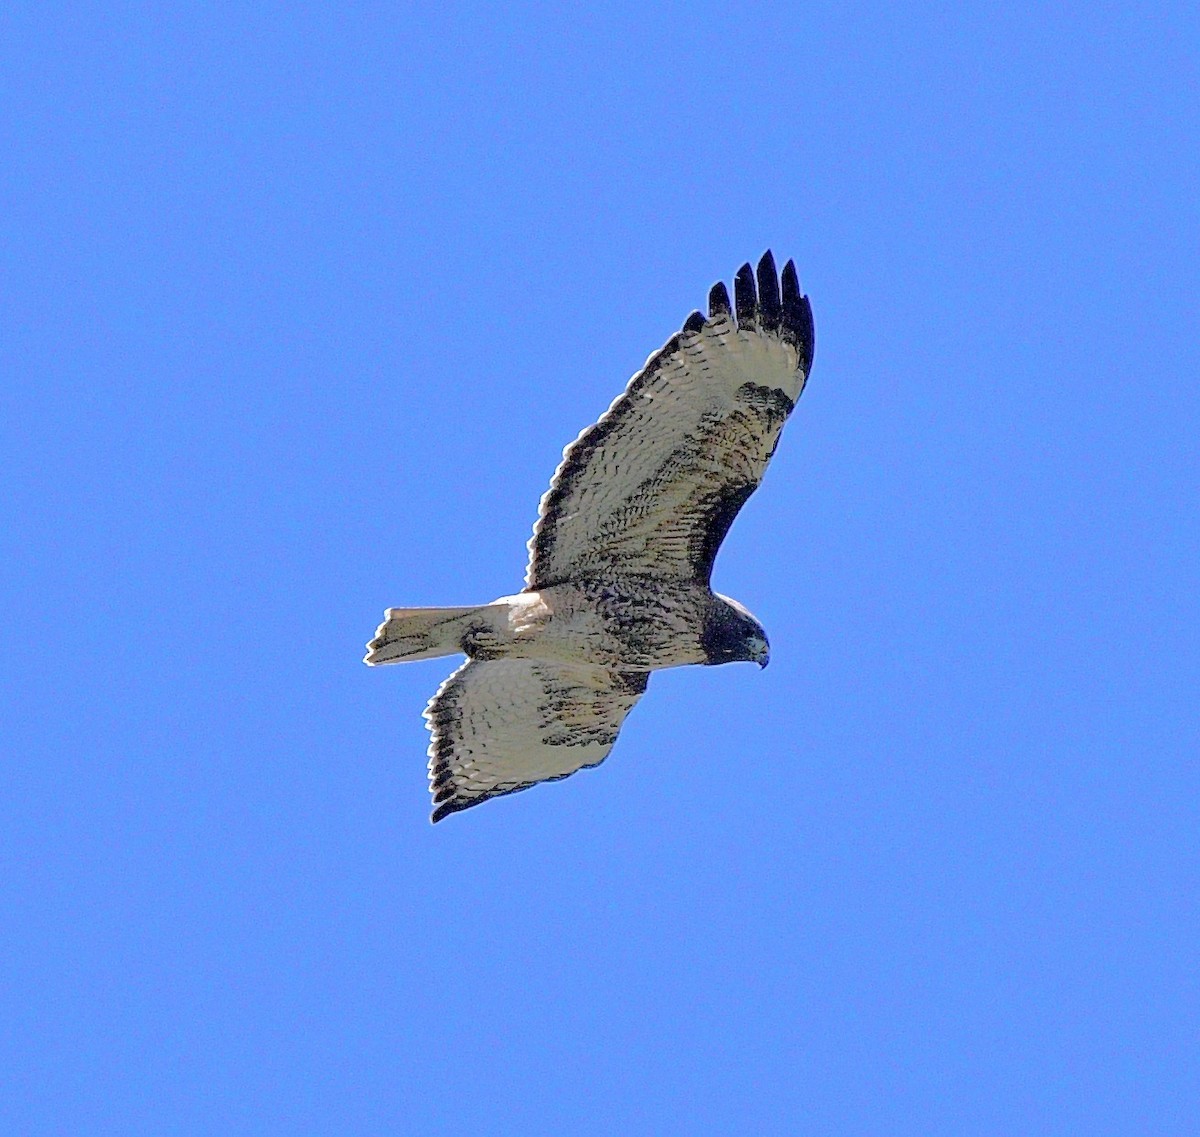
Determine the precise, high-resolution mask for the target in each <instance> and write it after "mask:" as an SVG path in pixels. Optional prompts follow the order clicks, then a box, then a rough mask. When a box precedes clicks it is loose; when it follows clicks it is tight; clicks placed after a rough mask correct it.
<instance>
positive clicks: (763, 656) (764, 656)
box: [754, 647, 771, 671]
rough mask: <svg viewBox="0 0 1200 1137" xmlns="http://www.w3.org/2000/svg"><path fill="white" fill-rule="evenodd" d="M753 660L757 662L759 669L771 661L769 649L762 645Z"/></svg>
mask: <svg viewBox="0 0 1200 1137" xmlns="http://www.w3.org/2000/svg"><path fill="white" fill-rule="evenodd" d="M754 662H755V663H757V664H758V669H759V671H761V670H762V669H763V668H764V667H766V666H767V664H768V663H770V662H771V649H770V648H767V647H764V648H763V649H762V651H761V652H760V653H759V654H758V656H756V657H755V660H754Z"/></svg>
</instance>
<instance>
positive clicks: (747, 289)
mask: <svg viewBox="0 0 1200 1137" xmlns="http://www.w3.org/2000/svg"><path fill="white" fill-rule="evenodd" d="M733 303H734V307H735V308H736V309H737V322H738V327H739V328H751V327H753V326H754V325H755V323H756V312H755V310H756V309H757V308H758V296H757V295H756V293H755V288H754V269H752V268H751V267H750V264H749V262H747V263H746V264H744V265H742V267H741V268H739V269H738V270H737V276H735V277H734V278H733Z"/></svg>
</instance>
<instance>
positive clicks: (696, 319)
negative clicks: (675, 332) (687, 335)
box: [683, 312, 704, 332]
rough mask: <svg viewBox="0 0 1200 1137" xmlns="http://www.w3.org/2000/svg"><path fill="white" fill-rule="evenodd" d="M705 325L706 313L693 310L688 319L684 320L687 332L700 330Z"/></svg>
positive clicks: (684, 327)
mask: <svg viewBox="0 0 1200 1137" xmlns="http://www.w3.org/2000/svg"><path fill="white" fill-rule="evenodd" d="M703 327H704V313H703V312H693V313H692V314H691V315H690V316H689V317H688V318H687V319H686V320H684V321H683V330H684V331H685V332H698V331H700V329H701V328H703Z"/></svg>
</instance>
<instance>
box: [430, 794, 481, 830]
mask: <svg viewBox="0 0 1200 1137" xmlns="http://www.w3.org/2000/svg"><path fill="white" fill-rule="evenodd" d="M483 800H485V799H484V798H471V799H469V800H467V801H463V799H462V798H457V799H453V800H451V801H447V802H443V803H442V804H441V805H439V806H438V807H437V809H435V810H434V811H433V812H432V813H431V814H430V815H429V824H430V825H436V824H437V823H438V822H439V821H441V820H442V819H443V818H446V817H449V816H450V814H452V813H459V812H461V811H462V810H464V809H470V808H471V806H473V805H478V804H479V803H480V802H481V801H483Z"/></svg>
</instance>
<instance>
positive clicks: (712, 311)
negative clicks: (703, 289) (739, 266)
mask: <svg viewBox="0 0 1200 1137" xmlns="http://www.w3.org/2000/svg"><path fill="white" fill-rule="evenodd" d="M728 315H729V289H727V288H726V287H725V282H724V281H723V280H718V281H717V283H716V284H714V285H713V286H712V288H710V289H709V290H708V318H709V319H710V320H715V319H716V318H717V317H718V316H728Z"/></svg>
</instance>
